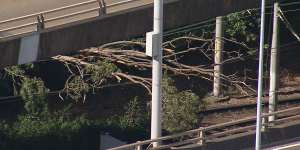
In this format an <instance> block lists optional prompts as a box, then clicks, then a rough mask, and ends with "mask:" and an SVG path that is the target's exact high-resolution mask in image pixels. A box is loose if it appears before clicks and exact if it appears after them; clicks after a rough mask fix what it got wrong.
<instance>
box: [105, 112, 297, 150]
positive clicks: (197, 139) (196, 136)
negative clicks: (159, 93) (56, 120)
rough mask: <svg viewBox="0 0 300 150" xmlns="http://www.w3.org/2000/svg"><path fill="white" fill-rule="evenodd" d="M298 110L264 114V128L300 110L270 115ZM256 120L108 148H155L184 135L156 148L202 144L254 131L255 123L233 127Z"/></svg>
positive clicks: (232, 122) (252, 118) (287, 118)
mask: <svg viewBox="0 0 300 150" xmlns="http://www.w3.org/2000/svg"><path fill="white" fill-rule="evenodd" d="M296 110H300V106H299V107H293V108H289V109H284V110H280V111H276V112H274V113H266V114H263V115H262V116H261V118H262V119H263V129H267V128H268V126H271V125H274V124H278V123H282V122H285V121H289V120H297V119H300V114H299V113H300V111H299V112H297V113H296V114H293V115H290V116H288V117H284V118H280V119H277V120H275V121H273V122H268V121H267V120H268V117H269V116H273V115H282V114H285V113H291V112H295V111H296ZM255 120H256V116H253V117H248V118H244V119H240V120H236V121H231V122H226V123H222V124H217V125H212V126H208V127H201V128H198V129H194V130H190V131H185V132H181V133H177V134H173V135H168V136H163V137H160V138H157V139H151V140H145V141H138V142H136V143H132V144H128V145H123V146H119V147H115V148H110V149H108V150H128V149H136V150H142V149H143V146H148V147H147V149H153V148H150V146H151V143H153V142H160V143H162V142H163V141H166V140H176V139H178V138H182V139H184V137H189V138H188V139H184V140H181V141H177V142H173V143H169V144H166V145H164V144H162V145H160V146H159V147H156V148H155V149H167V148H171V147H175V146H181V145H185V144H195V143H198V144H200V145H202V144H204V143H205V141H206V140H212V139H216V138H220V137H226V136H229V135H234V134H238V133H243V132H248V131H253V130H255V125H253V124H252V125H244V126H242V127H237V128H233V127H234V126H241V125H243V124H247V123H248V124H249V123H251V122H255ZM227 127H231V128H229V129H227V130H225V131H222V132H216V133H210V134H207V135H206V133H207V132H209V131H213V130H220V129H225V128H227Z"/></svg>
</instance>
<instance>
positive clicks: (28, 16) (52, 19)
mask: <svg viewBox="0 0 300 150" xmlns="http://www.w3.org/2000/svg"><path fill="white" fill-rule="evenodd" d="M134 1H139V0H124V1H121V2H116V3H112V4H109V5H107V6H106V8H109V7H114V6H118V5H122V4H127V3H131V2H134ZM94 2H97V0H90V1H86V2H82V3H77V4H73V5H69V6H65V7H60V8H56V9H52V10H47V11H42V12H38V13H34V14H30V15H26V16H21V17H17V18H12V19H8V20H4V21H0V24H3V23H7V22H12V21H17V20H22V19H27V18H30V17H36V16H39V15H42V14H43V15H44V14H48V13H52V12H57V11H61V10H65V9H70V8H74V7H78V6H82V5H87V4H91V3H94ZM98 9H100V7H95V8H90V9H86V10H82V11H77V12H74V13H70V14H66V15H62V16H58V17H54V18H50V19H45V20H44V23H47V22H51V21H55V20H59V19H64V18H68V17H73V16H76V15H80V14H85V13H89V12H93V11H96V10H98ZM37 23H38V22H31V23H27V24H23V25H19V26H15V27H10V28H6V29H2V30H0V32H6V31H11V30H15V29H21V28H25V27H28V26H32V25H35V24H37ZM32 31H34V30H32ZM32 31H26V32H22V33H18V34H14V35H9V36H5V37H0V39H5V38H9V37H12V36H16V35H21V34H24V33H29V32H32Z"/></svg>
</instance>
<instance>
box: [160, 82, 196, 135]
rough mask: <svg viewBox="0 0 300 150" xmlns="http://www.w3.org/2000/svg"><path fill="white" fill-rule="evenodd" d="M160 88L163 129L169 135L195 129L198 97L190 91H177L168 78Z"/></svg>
mask: <svg viewBox="0 0 300 150" xmlns="http://www.w3.org/2000/svg"><path fill="white" fill-rule="evenodd" d="M162 87H163V88H162V92H163V93H162V96H163V112H164V114H163V128H164V129H165V130H167V131H168V132H171V133H174V132H180V131H184V130H189V129H193V128H195V127H196V126H197V125H198V123H199V117H198V112H199V108H200V102H199V97H198V96H197V95H196V94H194V93H192V92H191V91H178V89H177V88H176V87H175V86H174V82H173V81H172V79H170V78H168V77H165V78H164V79H163V82H162Z"/></svg>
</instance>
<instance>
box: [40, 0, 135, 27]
mask: <svg viewBox="0 0 300 150" xmlns="http://www.w3.org/2000/svg"><path fill="white" fill-rule="evenodd" d="M134 1H139V0H125V1H121V2H117V3H113V4H110V5H107V6H106V8H110V7H114V6H118V5H122V4H126V3H130V2H134ZM98 9H100V7H95V8H90V9H86V10H82V11H78V12H74V13H70V14H66V15H62V16H58V17H54V18H50V19H45V20H44V22H45V23H47V22H51V21H55V20H59V19H64V18H68V17H72V16H76V15H81V14H85V13H89V12H93V11H96V10H98Z"/></svg>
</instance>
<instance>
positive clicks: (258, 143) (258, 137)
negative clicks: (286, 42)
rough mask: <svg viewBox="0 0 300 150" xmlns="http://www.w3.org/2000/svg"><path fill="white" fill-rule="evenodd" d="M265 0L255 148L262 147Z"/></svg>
mask: <svg viewBox="0 0 300 150" xmlns="http://www.w3.org/2000/svg"><path fill="white" fill-rule="evenodd" d="M264 36H265V0H262V1H261V20H260V42H259V71H258V87H257V113H256V137H255V150H260V149H261V126H262V125H261V120H262V119H261V114H262V113H261V111H262V106H261V101H262V92H263V91H262V90H263V72H264V69H263V64H264V43H265V38H264Z"/></svg>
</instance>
